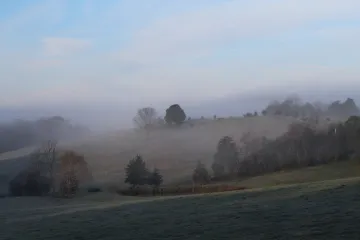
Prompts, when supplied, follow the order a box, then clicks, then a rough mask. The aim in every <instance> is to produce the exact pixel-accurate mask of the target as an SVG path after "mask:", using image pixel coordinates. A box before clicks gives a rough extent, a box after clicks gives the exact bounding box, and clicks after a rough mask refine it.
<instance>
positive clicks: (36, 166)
mask: <svg viewBox="0 0 360 240" xmlns="http://www.w3.org/2000/svg"><path fill="white" fill-rule="evenodd" d="M91 178H92V176H91V172H90V170H89V168H88V165H87V163H86V161H85V158H84V156H82V155H79V154H77V153H75V152H73V151H65V152H63V153H62V154H60V153H59V152H58V151H57V144H56V142H53V141H48V142H47V143H46V144H44V146H43V147H42V148H40V149H38V150H37V151H36V152H34V153H33V154H32V156H31V163H30V165H29V166H28V167H26V168H25V169H24V170H23V171H21V172H20V173H19V174H18V175H17V176H15V178H14V179H12V180H11V181H10V183H9V192H10V194H11V195H12V196H43V195H47V194H49V193H51V194H52V195H54V196H55V195H59V196H62V197H70V196H74V194H75V193H76V192H77V190H78V189H79V184H80V182H82V181H88V180H90V179H91Z"/></svg>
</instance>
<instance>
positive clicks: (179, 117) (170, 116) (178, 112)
mask: <svg viewBox="0 0 360 240" xmlns="http://www.w3.org/2000/svg"><path fill="white" fill-rule="evenodd" d="M185 119H186V114H185V112H184V110H183V109H182V108H181V107H180V105H179V104H173V105H171V106H170V107H169V108H168V109H166V114H165V121H166V123H168V124H173V123H175V124H177V125H180V124H182V123H183V122H184V121H185Z"/></svg>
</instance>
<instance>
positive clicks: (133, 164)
mask: <svg viewBox="0 0 360 240" xmlns="http://www.w3.org/2000/svg"><path fill="white" fill-rule="evenodd" d="M125 172H126V178H125V183H128V184H131V187H132V188H134V187H136V186H139V185H144V184H146V183H147V181H148V176H149V171H148V169H147V168H146V163H145V161H144V160H143V158H142V157H141V156H140V155H137V156H136V157H135V158H133V159H131V160H130V161H129V163H128V165H127V166H126V168H125Z"/></svg>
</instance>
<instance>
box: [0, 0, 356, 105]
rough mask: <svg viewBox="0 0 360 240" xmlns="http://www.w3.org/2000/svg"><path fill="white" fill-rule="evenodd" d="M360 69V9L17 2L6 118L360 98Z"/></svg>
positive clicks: (1, 93) (142, 0)
mask: <svg viewBox="0 0 360 240" xmlns="http://www.w3.org/2000/svg"><path fill="white" fill-rule="evenodd" d="M359 64H360V1H359V0H341V1H340V0H271V1H269V0H181V1H167V0H151V1H149V0H118V1H115V0H102V1H98V0H76V1H75V0H17V1H4V3H2V4H1V8H0V86H1V87H0V106H1V107H14V106H39V105H52V104H54V105H55V104H57V105H61V104H63V105H66V104H68V105H69V104H92V103H104V104H107V103H111V104H117V103H118V104H122V105H127V106H142V105H146V106H147V105H150V106H152V105H161V104H162V105H166V104H172V103H175V102H176V103H181V104H191V103H194V104H196V103H199V102H202V101H207V100H213V99H217V98H221V97H223V96H231V95H236V94H240V95H241V94H246V93H249V92H257V93H260V94H261V93H263V92H266V91H270V90H271V89H284V90H289V91H291V92H296V89H299V88H307V87H308V88H311V89H313V90H314V89H315V91H316V89H317V88H319V87H323V86H330V87H332V88H333V89H339V90H340V89H341V87H344V86H347V87H348V88H351V89H354V88H356V87H359V90H360V68H359Z"/></svg>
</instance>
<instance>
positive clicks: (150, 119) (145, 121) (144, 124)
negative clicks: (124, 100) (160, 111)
mask: <svg viewBox="0 0 360 240" xmlns="http://www.w3.org/2000/svg"><path fill="white" fill-rule="evenodd" d="M133 121H134V124H135V125H136V126H137V127H138V128H142V129H148V128H150V127H152V126H153V125H155V124H156V123H157V121H158V120H157V113H156V110H155V109H154V108H152V107H145V108H141V109H139V110H138V111H137V113H136V116H135V117H134V119H133Z"/></svg>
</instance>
